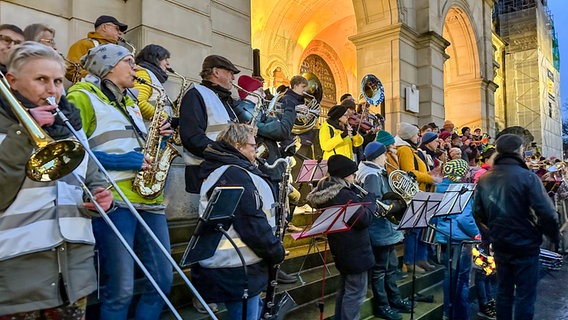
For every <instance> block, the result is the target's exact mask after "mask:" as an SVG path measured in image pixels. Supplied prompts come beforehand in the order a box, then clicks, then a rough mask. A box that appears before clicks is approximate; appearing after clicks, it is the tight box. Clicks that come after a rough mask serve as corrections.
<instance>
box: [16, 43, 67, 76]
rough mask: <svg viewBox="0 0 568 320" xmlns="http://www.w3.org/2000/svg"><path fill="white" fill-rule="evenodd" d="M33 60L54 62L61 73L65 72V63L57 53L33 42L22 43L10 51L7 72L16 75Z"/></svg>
mask: <svg viewBox="0 0 568 320" xmlns="http://www.w3.org/2000/svg"><path fill="white" fill-rule="evenodd" d="M35 59H50V60H53V61H56V62H57V63H59V65H60V66H61V69H62V70H63V72H65V69H66V65H65V61H64V60H63V58H62V57H61V56H60V55H59V53H57V51H55V50H53V48H51V47H48V46H45V45H43V44H41V43H38V42H33V41H26V42H24V43H22V45H20V46H18V47H16V48H14V49H12V52H11V53H10V58H9V60H8V63H7V66H8V72H10V73H18V72H19V71H20V70H21V69H22V67H23V66H24V65H25V64H26V63H28V62H29V61H31V60H35Z"/></svg>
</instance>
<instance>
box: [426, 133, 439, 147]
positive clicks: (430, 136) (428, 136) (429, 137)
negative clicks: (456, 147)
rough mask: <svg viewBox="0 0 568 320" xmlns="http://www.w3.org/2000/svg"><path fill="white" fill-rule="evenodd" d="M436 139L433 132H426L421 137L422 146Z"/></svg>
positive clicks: (436, 136)
mask: <svg viewBox="0 0 568 320" xmlns="http://www.w3.org/2000/svg"><path fill="white" fill-rule="evenodd" d="M437 138H438V135H437V134H436V133H434V132H426V133H425V134H423V135H422V144H427V143H430V142H432V141H434V140H436V139H437Z"/></svg>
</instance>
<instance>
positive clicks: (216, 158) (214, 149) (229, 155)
mask: <svg viewBox="0 0 568 320" xmlns="http://www.w3.org/2000/svg"><path fill="white" fill-rule="evenodd" d="M203 158H204V159H205V161H203V162H202V163H201V167H200V173H199V177H200V178H201V179H205V178H206V177H207V176H209V174H210V173H211V172H213V171H214V170H215V169H217V168H219V167H221V166H224V165H236V166H239V167H242V168H244V169H246V170H247V171H250V172H252V173H254V174H255V175H258V176H261V177H266V176H265V175H264V174H263V173H262V172H261V171H260V170H259V169H258V167H257V166H256V165H254V164H252V163H251V162H250V161H249V160H248V159H247V158H246V157H245V156H244V155H243V154H242V153H240V151H239V150H237V149H236V148H235V147H233V146H231V145H229V144H227V143H224V142H219V141H215V142H212V143H210V144H209V145H208V146H207V148H205V151H203Z"/></svg>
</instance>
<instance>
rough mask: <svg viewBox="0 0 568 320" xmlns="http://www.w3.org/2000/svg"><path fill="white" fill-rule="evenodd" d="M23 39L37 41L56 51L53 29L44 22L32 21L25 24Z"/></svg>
mask: <svg viewBox="0 0 568 320" xmlns="http://www.w3.org/2000/svg"><path fill="white" fill-rule="evenodd" d="M24 39H25V40H26V41H35V42H39V43H41V44H43V45H46V46H48V47H52V48H53V49H54V50H56V51H57V46H56V44H55V29H54V28H52V27H50V26H48V25H46V24H43V23H34V24H30V25H28V26H26V28H25V29H24Z"/></svg>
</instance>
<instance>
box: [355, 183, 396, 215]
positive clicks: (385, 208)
mask: <svg viewBox="0 0 568 320" xmlns="http://www.w3.org/2000/svg"><path fill="white" fill-rule="evenodd" d="M353 185H354V186H355V188H357V189H358V190H359V192H360V193H361V194H362V195H363V197H364V196H367V195H368V194H369V192H367V190H365V189H363V188H362V187H361V186H360V185H358V184H356V183H353ZM399 200H401V201H402V202H403V203H404V200H403V199H402V198H401V199H399ZM375 202H376V204H377V208H379V210H378V211H375V212H374V213H373V214H374V215H375V217H377V218H386V219H387V220H388V221H390V222H392V223H394V224H399V223H400V219H401V218H402V213H404V211H405V210H406V205H405V206H403V208H400V207H398V206H395V205H394V204H392V203H391V204H386V203H384V202H382V201H379V200H378V199H375ZM401 209H402V210H401Z"/></svg>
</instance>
